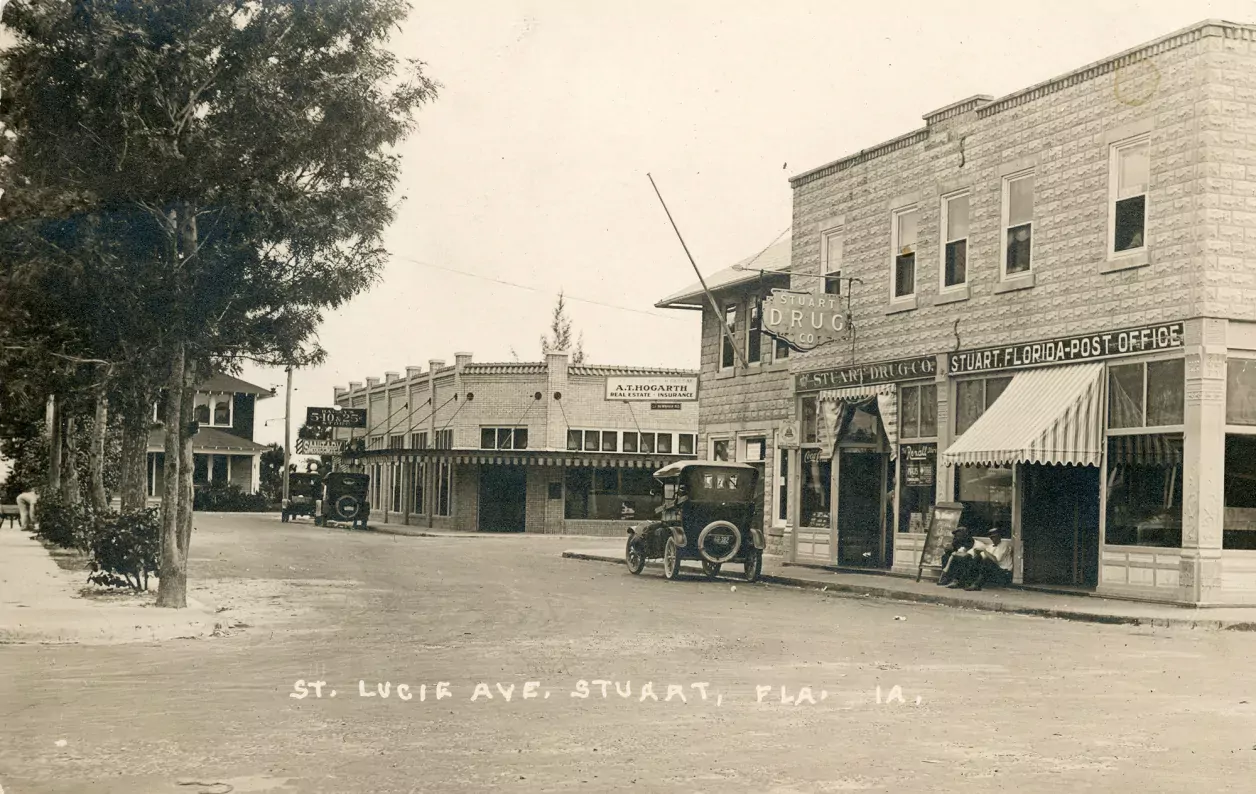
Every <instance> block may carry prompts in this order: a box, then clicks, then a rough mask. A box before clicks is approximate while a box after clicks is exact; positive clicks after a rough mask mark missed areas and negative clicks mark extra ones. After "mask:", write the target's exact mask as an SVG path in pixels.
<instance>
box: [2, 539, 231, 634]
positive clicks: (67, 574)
mask: <svg viewBox="0 0 1256 794" xmlns="http://www.w3.org/2000/svg"><path fill="white" fill-rule="evenodd" d="M86 586H88V585H87V571H82V572H77V571H66V570H63V569H62V568H61V567H60V566H58V565H57V563H56V562H55V561H54V560H53V559H52V557H51V556H50V555H49V554H48V551H47V549H45V548H44V547H43V546H42V545H41V544H40V543H39V541H38V540H36V539H35V537H34V535H32V534H30V533H29V532H23V531H22V530H20V529H14V528H11V527H8V526H5V527H4V528H2V529H0V645H3V644H15V643H17V644H24V643H32V644H76V643H77V644H98V645H105V644H115V643H125V642H149V641H159V640H168V639H174V638H177V637H200V636H204V635H206V634H208V633H210V632H211V631H213V629H214V614H213V612H212V611H211V610H210V609H209V608H207V607H206V606H205V605H203V604H200V603H198V602H195V601H193V600H192V599H188V607H187V609H158V608H157V607H155V606H152V605H151V604H136V603H120V602H118V601H116V600H115V601H110V600H104V599H102V600H99V601H97V600H94V599H90V598H83V597H81V596H79V595H78V592H79V590H80V589H82V588H83V587H86Z"/></svg>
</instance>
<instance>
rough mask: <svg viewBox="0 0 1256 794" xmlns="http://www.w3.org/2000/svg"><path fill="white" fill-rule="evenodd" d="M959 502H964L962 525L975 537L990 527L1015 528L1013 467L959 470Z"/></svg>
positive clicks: (964, 467)
mask: <svg viewBox="0 0 1256 794" xmlns="http://www.w3.org/2000/svg"><path fill="white" fill-rule="evenodd" d="M955 501H957V502H962V503H963V505H964V513H963V515H961V516H960V520H959V522H960V525H961V526H965V527H967V528H968V529H969V530H971V531H972V533H973V534H974V535H984V534H985V533H987V532H989V531H990V527H993V526H999V527H1003V529H1004V531H1008V530H1010V528H1011V526H1012V467H1011V466H961V467H959V468H957V469H956V470H955Z"/></svg>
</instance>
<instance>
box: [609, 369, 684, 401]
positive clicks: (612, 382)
mask: <svg viewBox="0 0 1256 794" xmlns="http://www.w3.org/2000/svg"><path fill="white" fill-rule="evenodd" d="M606 399H608V400H618V401H625V400H628V401H632V402H653V401H662V402H693V401H694V400H697V399H698V379H697V378H696V377H675V376H658V375H625V376H622V377H609V378H607V379H606Z"/></svg>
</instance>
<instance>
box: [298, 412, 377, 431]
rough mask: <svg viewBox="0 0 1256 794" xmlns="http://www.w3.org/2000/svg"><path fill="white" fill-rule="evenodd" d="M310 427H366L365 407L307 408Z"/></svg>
mask: <svg viewBox="0 0 1256 794" xmlns="http://www.w3.org/2000/svg"><path fill="white" fill-rule="evenodd" d="M305 423H306V424H307V425H309V426H310V427H366V409H365V408H306V409H305Z"/></svg>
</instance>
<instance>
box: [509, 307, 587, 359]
mask: <svg viewBox="0 0 1256 794" xmlns="http://www.w3.org/2000/svg"><path fill="white" fill-rule="evenodd" d="M547 350H565V351H570V353H571V363H573V364H582V363H584V332H583V331H582V332H581V333H580V336H579V337H578V338H577V339H576V340H575V349H574V350H573V349H572V339H571V318H569V317H568V316H567V302H566V300H565V299H564V297H563V291H562V290H559V291H558V301H557V302H556V303H555V304H554V311H553V314H552V315H551V316H550V332H549V334H541V355H545V352H546V351H547ZM511 352H512V353H513V352H514V351H513V348H512V351H511Z"/></svg>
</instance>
